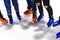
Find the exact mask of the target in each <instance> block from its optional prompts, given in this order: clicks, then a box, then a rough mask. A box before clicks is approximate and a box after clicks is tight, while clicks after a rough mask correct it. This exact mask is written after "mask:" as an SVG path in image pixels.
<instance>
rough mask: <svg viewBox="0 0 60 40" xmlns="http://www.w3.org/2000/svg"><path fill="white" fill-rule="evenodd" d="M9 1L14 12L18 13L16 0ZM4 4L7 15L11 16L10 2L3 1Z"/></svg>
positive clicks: (7, 0)
mask: <svg viewBox="0 0 60 40" xmlns="http://www.w3.org/2000/svg"><path fill="white" fill-rule="evenodd" d="M11 1H12V4H13V6H14V9H15V11H16V12H17V11H19V8H18V2H17V0H11ZM4 4H5V7H6V10H7V13H8V15H11V2H10V0H4Z"/></svg>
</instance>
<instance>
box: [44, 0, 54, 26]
mask: <svg viewBox="0 0 60 40" xmlns="http://www.w3.org/2000/svg"><path fill="white" fill-rule="evenodd" d="M43 3H44V7H45V8H46V9H47V11H48V14H49V22H48V23H47V25H48V27H50V26H51V25H52V24H53V22H54V18H53V10H52V7H51V6H50V0H43Z"/></svg>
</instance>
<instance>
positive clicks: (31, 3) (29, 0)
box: [27, 0, 37, 10]
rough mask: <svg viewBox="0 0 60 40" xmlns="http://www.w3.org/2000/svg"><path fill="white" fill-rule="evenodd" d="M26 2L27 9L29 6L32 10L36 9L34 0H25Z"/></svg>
mask: <svg viewBox="0 0 60 40" xmlns="http://www.w3.org/2000/svg"><path fill="white" fill-rule="evenodd" d="M27 4H28V10H30V9H31V8H32V10H37V9H36V4H35V1H34V0H27Z"/></svg>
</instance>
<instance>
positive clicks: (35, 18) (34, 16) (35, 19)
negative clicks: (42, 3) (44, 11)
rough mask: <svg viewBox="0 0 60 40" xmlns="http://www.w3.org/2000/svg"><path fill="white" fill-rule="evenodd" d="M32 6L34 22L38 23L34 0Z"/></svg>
mask: <svg viewBox="0 0 60 40" xmlns="http://www.w3.org/2000/svg"><path fill="white" fill-rule="evenodd" d="M31 4H32V13H33V17H32V21H33V22H34V23H36V22H37V12H36V10H37V9H36V4H35V0H32V1H31Z"/></svg>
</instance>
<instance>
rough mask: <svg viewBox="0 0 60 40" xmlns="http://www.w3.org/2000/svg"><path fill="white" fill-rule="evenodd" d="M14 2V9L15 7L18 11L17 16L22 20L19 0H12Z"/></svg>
mask: <svg viewBox="0 0 60 40" xmlns="http://www.w3.org/2000/svg"><path fill="white" fill-rule="evenodd" d="M12 4H13V6H14V9H15V11H16V15H17V18H18V19H19V20H21V16H20V14H19V7H18V2H17V0H12Z"/></svg>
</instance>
